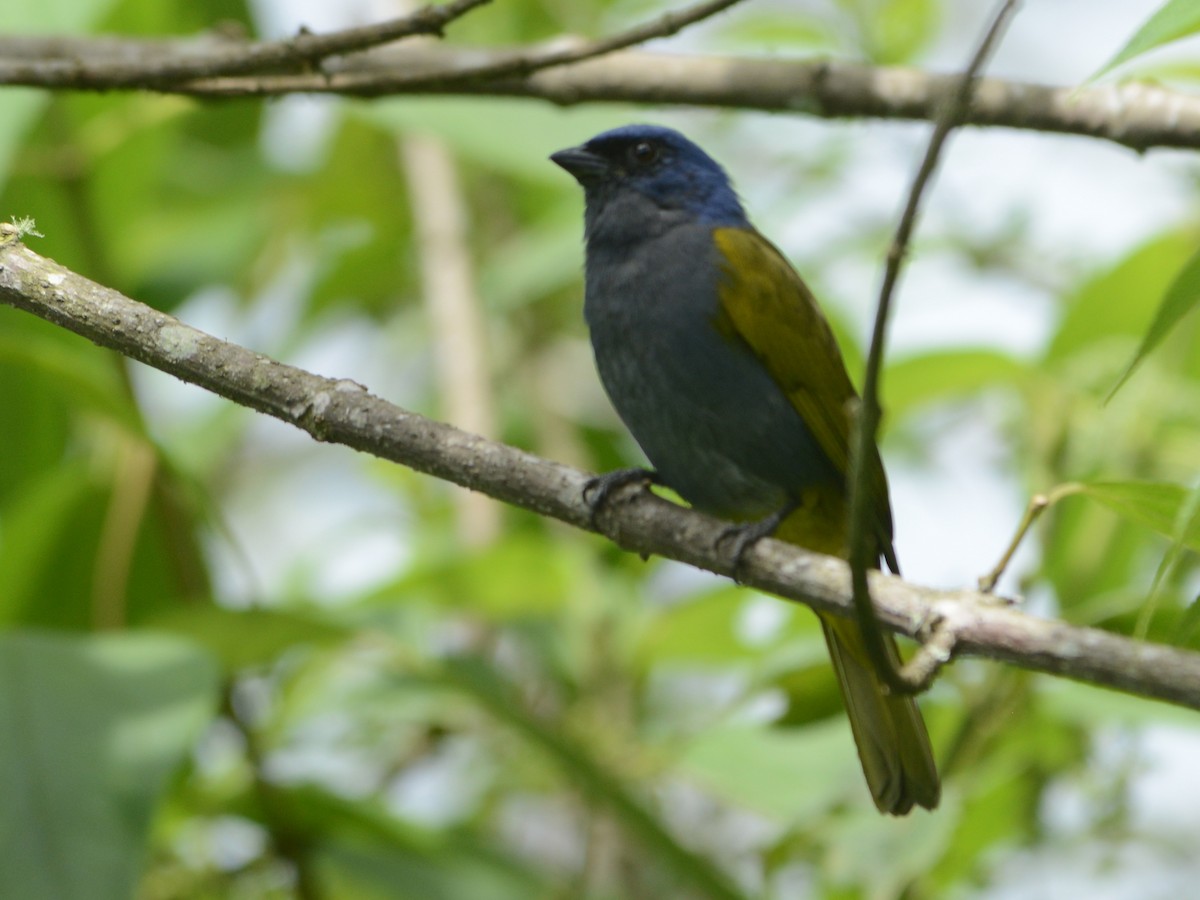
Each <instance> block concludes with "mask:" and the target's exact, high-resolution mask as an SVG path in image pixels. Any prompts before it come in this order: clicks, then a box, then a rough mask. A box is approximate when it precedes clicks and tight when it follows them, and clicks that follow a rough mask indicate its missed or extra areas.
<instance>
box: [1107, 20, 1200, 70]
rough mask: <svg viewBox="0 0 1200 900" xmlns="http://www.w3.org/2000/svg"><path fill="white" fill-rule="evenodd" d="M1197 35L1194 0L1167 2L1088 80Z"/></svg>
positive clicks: (1199, 23)
mask: <svg viewBox="0 0 1200 900" xmlns="http://www.w3.org/2000/svg"><path fill="white" fill-rule="evenodd" d="M1197 32H1200V6H1198V5H1197V4H1196V2H1195V0H1167V2H1166V3H1164V4H1163V5H1162V6H1161V7H1159V9H1158V11H1157V12H1156V13H1155V14H1154V15H1152V16H1151V17H1150V18H1149V19H1147V20H1146V22H1145V24H1143V25H1142V27H1141V28H1139V29H1138V30H1137V32H1136V33H1135V34H1134V36H1133V37H1131V38H1130V39H1129V41H1128V43H1126V44H1125V46H1124V47H1122V48H1121V49H1120V50H1119V51H1117V55H1116V56H1114V57H1113V58H1112V59H1110V60H1109V61H1108V62H1107V63H1105V64H1104V65H1103V66H1101V67H1100V68H1099V69H1098V70H1097V71H1096V73H1095V74H1094V75H1092V76H1091V78H1089V79H1088V81H1094V80H1095V79H1097V78H1099V77H1100V76H1101V75H1104V74H1106V73H1108V72H1111V71H1112V70H1113V69H1115V68H1116V67H1117V66H1119V65H1121V63H1123V62H1127V61H1128V60H1131V59H1133V58H1134V57H1135V56H1140V55H1141V54H1143V53H1146V52H1148V51H1150V50H1153V49H1154V48H1155V47H1161V46H1163V45H1164V44H1169V43H1170V42H1171V41H1177V40H1179V39H1180V38H1184V37H1187V36H1188V35H1191V34H1196V33H1197Z"/></svg>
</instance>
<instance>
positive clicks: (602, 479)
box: [583, 466, 662, 528]
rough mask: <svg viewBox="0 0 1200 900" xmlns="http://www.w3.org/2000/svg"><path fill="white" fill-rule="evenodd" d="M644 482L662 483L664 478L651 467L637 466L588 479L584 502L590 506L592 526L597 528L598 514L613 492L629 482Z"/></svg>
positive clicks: (648, 483) (584, 487) (589, 518)
mask: <svg viewBox="0 0 1200 900" xmlns="http://www.w3.org/2000/svg"><path fill="white" fill-rule="evenodd" d="M639 481H640V482H642V483H643V484H646V485H651V484H662V478H661V476H659V474H658V473H657V472H655V471H653V470H651V469H641V468H638V467H637V466H634V467H631V468H628V469H617V470H615V471H613V472H606V473H605V474H603V475H597V476H596V477H595V478H590V479H588V482H587V484H585V485H584V486H583V502H584V503H586V504H587V507H588V514H589V515H588V520H589V524H590V525H591V526H592V528H596V516H597V515H598V514H599V512H600V510H601V509H603V508H604V505H605V504H606V503H607V502H608V500H609V498H610V497H611V496H612V494H613V492H614V491H616V490H619V489H620V488H623V487H625V485H627V484H634V483H635V482H639Z"/></svg>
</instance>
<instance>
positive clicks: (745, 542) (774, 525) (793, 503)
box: [717, 500, 800, 584]
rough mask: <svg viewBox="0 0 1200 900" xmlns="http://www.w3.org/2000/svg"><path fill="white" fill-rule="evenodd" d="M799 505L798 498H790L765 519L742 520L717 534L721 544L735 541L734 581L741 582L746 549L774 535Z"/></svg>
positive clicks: (733, 552)
mask: <svg viewBox="0 0 1200 900" xmlns="http://www.w3.org/2000/svg"><path fill="white" fill-rule="evenodd" d="M799 505H800V502H799V501H798V500H789V501H788V502H787V503H785V504H784V505H783V506H782V507H781V508H779V509H777V510H776V511H775V512H773V513H771V514H770V515H769V516H767V517H766V518H765V519H759V520H758V521H757V522H741V523H739V524H737V525H729V526H727V527H725V528H724V529H722V531H721V533H720V535H718V536H717V543H718V544H721V543H722V542H724V541H726V540H729V541H732V542H733V548H732V553H731V554H730V561H731V568H732V569H733V580H734V581H736V582H738V583H739V584H740V583H741V580H742V579H741V571H742V557H744V556H745V555H746V551H747V550H749V549H750V548H751V547H752V546H754V545H755V544H757V543H758V542H759V541H761V540H762V539H763V538H765V537H770V536H771V535H773V534H774V533H775V531H776V529H778V528H779V526H780V525H782V524H783V520H784V519H786V518H787V517H788V516H790V515H791V514H792V513H794V512H795V511H796V507H798V506H799Z"/></svg>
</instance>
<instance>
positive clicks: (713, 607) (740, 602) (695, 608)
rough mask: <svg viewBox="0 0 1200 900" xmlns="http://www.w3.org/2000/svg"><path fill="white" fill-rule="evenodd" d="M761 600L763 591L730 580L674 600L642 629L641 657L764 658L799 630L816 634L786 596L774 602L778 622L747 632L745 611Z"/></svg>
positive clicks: (653, 660)
mask: <svg viewBox="0 0 1200 900" xmlns="http://www.w3.org/2000/svg"><path fill="white" fill-rule="evenodd" d="M773 601H774V598H772V599H771V600H769V601H767V602H768V603H773ZM762 602H763V598H762V597H761V596H757V595H754V594H750V593H748V592H746V591H745V590H743V589H741V588H739V587H736V586H732V585H731V586H729V587H721V588H718V589H716V590H714V591H711V592H707V593H705V594H702V595H700V596H699V597H696V598H694V599H690V600H687V601H684V602H680V603H676V604H674V605H672V606H671V607H669V608H667V609H664V610H662V611H661V612H659V613H658V614H657V615H656V616H655V617H654V618H653V620H652V623H651V624H650V626H649V627H648V628H647V629H646V630H645V631H644V632H643V636H642V640H641V642H640V644H639V646H638V657H639V659H641V660H642V661H643V663H644V664H645V665H659V664H662V663H680V662H683V663H709V664H716V663H731V662H736V661H739V660H761V659H762V658H763V657H764V656H765V655H766V654H767V653H768V651H770V650H771V649H772V648H775V647H778V646H780V645H781V644H783V643H785V642H789V641H791V640H794V639H795V637H796V636H797V635H798V634H802V633H804V632H806V631H807V632H810V633H811V634H814V635H815V634H816V620H815V619H812V618H811V617H808V616H806V615H804V614H802V613H801V612H800V611H799V610H798V609H796V607H795V606H792V605H789V604H787V603H782V602H780V603H778V604H777V605H775V606H773V607H772V610H773V612H772V615H773V614H774V612H775V611H777V612H778V616H779V621H778V624H777V626H776V627H773V628H771V630H770V632H769V633H768V634H765V635H763V636H761V637H755V636H753V635H751V634H748V633H747V628H746V622H745V617H746V616H747V615H748V614H750V613H752V612H753V611H754V610H755V609H756V608H758V604H760V603H762Z"/></svg>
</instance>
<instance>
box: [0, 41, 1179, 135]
mask: <svg viewBox="0 0 1200 900" xmlns="http://www.w3.org/2000/svg"><path fill="white" fill-rule="evenodd" d="M228 44H229V42H228V41H227V40H222V39H219V38H217V37H215V36H212V35H209V36H205V37H203V38H199V39H191V40H170V41H149V40H135V39H125V38H107V37H98V38H76V37H28V36H7V37H6V36H0V84H10V85H24V86H29V87H49V88H57V89H71V90H85V91H105V90H113V89H118V88H126V89H129V88H145V89H153V90H158V91H162V92H166V93H177V94H187V95H191V96H196V97H207V98H220V97H240V96H247V95H253V96H278V95H284V94H291V93H329V94H345V95H351V96H361V97H376V96H387V95H393V94H452V95H463V96H470V95H485V96H510V97H529V98H537V99H541V100H546V101H548V102H551V103H556V104H559V105H563V106H570V105H574V104H580V103H597V102H602V103H608V102H616V103H653V104H674V105H688V106H716V107H730V108H734V107H736V108H740V109H757V110H765V111H770V112H788V113H803V114H806V115H812V116H819V117H823V118H879V119H900V120H923V121H934V120H935V119H936V118H937V113H938V110H939V109H940V108H941V106H942V105H943V104H944V103H945V100H946V98H947V97H948V96H949V95H950V94H951V93H952V92H953V91H954V89H955V86H956V84H957V83H958V76H956V75H940V74H934V73H928V72H923V71H920V70H917V69H910V68H901V67H876V66H867V65H861V64H858V63H851V62H840V61H808V60H805V61H798V60H768V59H751V58H743V57H729V56H671V55H665V54H657V53H646V52H639V51H625V52H617V53H610V54H608V55H605V56H603V57H601V58H598V59H589V60H586V61H583V62H576V63H572V64H570V65H563V64H559V65H558V66H557V67H556V68H552V69H545V70H542V71H537V72H534V73H533V74H530V75H528V76H525V77H516V76H512V75H509V76H503V77H489V78H484V77H480V76H479V75H478V74H477V73H479V72H480V71H483V70H485V69H487V68H488V67H493V66H500V65H507V64H509V63H511V62H512V61H513V60H515V59H527V58H528V57H529V55H530V51H526V50H496V49H463V48H451V47H443V46H437V47H429V46H424V47H418V46H415V45H413V46H404V47H398V48H386V49H382V50H374V51H371V52H369V53H359V54H355V55H353V56H348V57H343V58H338V59H333V60H329V61H326V62H325V63H323V65H322V70H321V71H319V72H300V73H293V74H265V75H252V76H232V77H220V78H207V79H196V80H192V81H184V82H174V83H170V84H166V83H163V82H162V79H161V78H160V76H159V72H160V70H161V69H162V67H163V66H164V65H167V64H168V62H169V61H170V60H172V59H175V60H178V59H179V58H180V56H181V55H183V56H186V57H194V58H206V57H208V56H210V55H213V56H221V57H223V56H224V55H225V54H228V52H229V49H228ZM464 73H475V74H473V76H472V77H473V79H474V80H464V79H465V77H466V76H465V75H464ZM963 122H964V124H968V125H977V126H998V127H1006V128H1018V129H1024V130H1031V131H1041V132H1049V133H1057V134H1076V135H1085V136H1089V137H1094V138H1100V139H1103V140H1107V141H1112V142H1114V143H1118V144H1122V145H1124V146H1127V147H1131V148H1133V149H1135V150H1145V149H1148V148H1151V147H1191V148H1198V147H1200V97H1196V96H1189V95H1187V94H1181V93H1179V92H1176V91H1171V90H1168V89H1165V88H1161V87H1157V86H1154V85H1147V84H1136V83H1133V84H1125V85H1103V86H1098V87H1087V88H1072V87H1055V86H1050V85H1039V84H1030V83H1025V82H1013V81H1004V80H1001V79H995V78H984V79H981V80H980V81H979V83H978V86H977V89H976V92H975V96H974V97H973V98H972V102H971V107H970V110H969V111H968V113H967V115H966V117H965V118H964V120H963Z"/></svg>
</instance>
